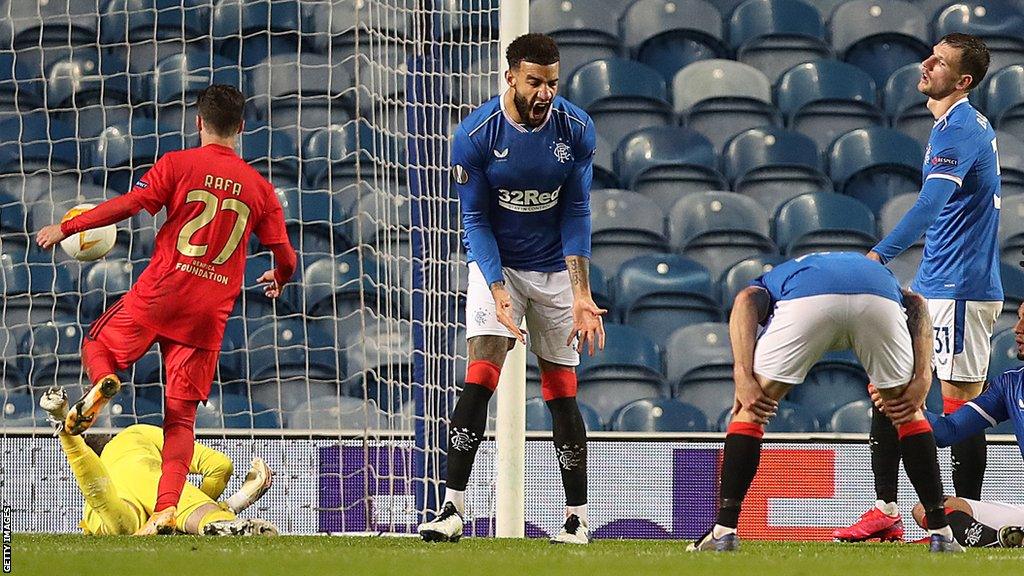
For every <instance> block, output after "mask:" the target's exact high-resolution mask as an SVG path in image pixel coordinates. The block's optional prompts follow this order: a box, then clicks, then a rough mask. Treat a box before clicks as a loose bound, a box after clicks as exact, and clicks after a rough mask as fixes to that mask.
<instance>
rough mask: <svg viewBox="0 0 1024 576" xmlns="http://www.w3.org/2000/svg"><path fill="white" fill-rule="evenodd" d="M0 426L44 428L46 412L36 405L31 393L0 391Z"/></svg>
mask: <svg viewBox="0 0 1024 576" xmlns="http://www.w3.org/2000/svg"><path fill="white" fill-rule="evenodd" d="M0 413H2V414H3V418H0V428H32V427H38V428H45V427H48V426H49V425H48V424H47V422H46V413H45V412H43V410H42V409H41V408H39V406H37V405H36V402H35V399H34V398H33V397H32V395H31V394H26V393H24V392H10V391H7V390H3V391H0Z"/></svg>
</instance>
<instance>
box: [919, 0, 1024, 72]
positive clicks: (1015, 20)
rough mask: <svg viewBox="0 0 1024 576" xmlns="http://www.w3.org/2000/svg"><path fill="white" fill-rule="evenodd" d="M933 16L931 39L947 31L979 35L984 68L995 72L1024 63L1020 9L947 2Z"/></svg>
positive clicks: (991, 1)
mask: <svg viewBox="0 0 1024 576" xmlns="http://www.w3.org/2000/svg"><path fill="white" fill-rule="evenodd" d="M947 6H948V7H947V8H946V9H945V10H942V11H941V12H939V14H938V15H936V16H935V21H934V23H933V27H932V30H933V36H932V40H933V41H935V42H938V41H939V38H942V37H943V36H945V35H946V34H949V33H951V32H965V33H967V34H974V35H976V36H980V37H981V38H982V39H983V40H984V41H985V45H986V46H987V47H988V51H989V56H990V61H989V65H988V69H989V70H990V71H993V72H994V71H996V70H999V69H1000V68H1003V67H1005V66H1009V65H1011V64H1018V63H1020V62H1021V60H1024V8H1022V7H1021V6H1020V5H1019V4H1016V5H1015V4H1014V3H1013V2H1012V1H1007V0H962V1H958V2H955V3H953V2H950V4H948V5H947Z"/></svg>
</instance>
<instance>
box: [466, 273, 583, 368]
mask: <svg viewBox="0 0 1024 576" xmlns="http://www.w3.org/2000/svg"><path fill="white" fill-rule="evenodd" d="M502 273H503V274H504V275H505V289H506V290H508V293H509V296H511V297H512V320H513V321H515V323H516V324H519V323H521V322H522V321H523V316H526V335H527V343H528V344H529V345H530V350H533V353H534V354H536V355H537V357H538V358H543V359H544V360H547V361H548V362H553V363H555V364H561V365H563V366H576V365H578V364H579V363H580V355H579V354H577V353H576V350H574V349H573V348H572V346H568V345H566V343H565V342H566V340H568V339H569V333H570V332H572V287H571V286H570V285H569V272H567V271H565V270H563V271H561V272H531V271H529V270H513V269H511V268H502ZM474 336H507V337H508V338H513V336H512V333H511V332H509V331H508V328H505V327H504V326H503V325H502V324H501V323H500V322H498V317H497V316H496V315H495V313H494V297H493V296H491V288H490V287H489V286H488V285H487V281H486V280H485V279H484V275H483V273H482V272H480V267H479V266H477V264H476V262H470V263H469V288H468V289H467V290H466V338H472V337H474Z"/></svg>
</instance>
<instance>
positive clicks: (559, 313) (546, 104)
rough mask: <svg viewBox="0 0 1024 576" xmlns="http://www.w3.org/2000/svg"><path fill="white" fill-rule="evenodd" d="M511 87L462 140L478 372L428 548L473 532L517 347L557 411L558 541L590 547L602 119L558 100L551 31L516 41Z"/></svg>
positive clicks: (599, 340)
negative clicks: (478, 467) (496, 415)
mask: <svg viewBox="0 0 1024 576" xmlns="http://www.w3.org/2000/svg"><path fill="white" fill-rule="evenodd" d="M507 58H508V65H509V70H508V71H507V72H506V74H505V79H506V80H507V81H508V84H509V88H508V90H507V91H506V92H505V93H504V94H502V95H500V96H497V97H495V98H493V99H491V100H490V101H489V102H487V103H486V104H484V105H483V106H481V107H480V108H478V109H476V110H475V111H474V112H473V113H472V114H470V115H469V116H468V117H467V118H466V119H465V120H464V121H463V122H462V123H461V124H460V125H459V127H458V129H457V130H456V133H455V139H454V143H453V144H452V179H453V180H454V183H455V188H456V190H458V193H459V198H460V200H461V209H462V221H463V230H464V231H465V237H464V242H465V245H466V253H467V256H468V259H469V260H470V264H469V289H468V293H467V298H466V324H467V326H466V335H467V338H468V340H469V367H468V370H467V373H466V386H465V388H463V390H462V392H461V393H460V394H459V400H458V403H457V404H456V406H455V410H454V412H453V413H452V415H451V421H450V423H449V429H448V467H447V482H446V488H445V496H444V504H443V506H442V508H441V510H440V512H439V513H438V515H437V517H436V518H435V519H434V520H433V521H432V522H426V523H424V524H421V525H420V526H419V533H420V535H421V536H422V537H423V539H424V540H427V541H457V540H458V539H459V538H460V537H461V536H462V524H463V523H462V515H463V513H464V510H465V504H464V502H465V490H466V484H467V483H468V481H469V473H470V469H471V468H472V466H473V460H474V459H475V457H476V452H477V448H478V447H479V446H480V441H481V440H482V439H483V435H484V428H485V426H486V423H487V402H488V400H490V398H491V395H492V394H493V393H494V389H495V387H496V386H497V385H498V374H499V373H500V371H501V367H502V364H503V363H504V362H505V354H506V352H507V351H508V350H509V349H510V347H511V346H512V345H514V344H515V339H519V340H520V341H522V342H524V343H525V337H524V335H523V333H522V332H521V331H520V329H519V323H520V322H521V321H522V319H523V318H524V317H525V318H526V325H527V328H528V331H529V334H530V348H531V349H532V350H533V351H534V352H535V353H536V354H537V358H538V359H539V364H540V370H541V393H542V395H543V397H544V400H545V402H546V403H547V406H548V409H549V410H550V411H551V420H552V431H553V436H554V441H555V451H556V452H557V455H558V458H557V460H558V466H559V469H560V471H561V474H562V486H563V487H564V488H565V500H566V519H565V523H564V525H563V526H562V530H561V532H560V533H559V534H558V535H557V536H555V538H553V539H552V542H555V543H572V544H586V543H588V542H589V541H590V538H589V528H588V525H587V433H586V428H585V426H584V424H583V417H582V416H581V415H580V410H579V406H578V405H577V404H576V372H575V366H576V365H577V364H579V354H578V353H577V350H576V349H575V348H574V347H573V346H572V342H573V341H574V340H578V343H579V346H580V347H581V348H582V347H584V346H586V345H587V344H588V343H589V349H590V353H591V354H593V353H594V348H595V344H596V345H597V347H600V348H603V347H604V327H603V325H602V323H601V315H602V314H604V313H605V311H604V310H601V309H600V308H598V307H597V305H595V304H594V300H593V298H592V297H591V293H590V279H589V265H590V260H589V259H590V183H591V180H592V178H593V155H594V145H595V140H596V136H595V132H594V123H593V121H591V119H590V117H589V116H587V114H586V112H584V111H583V110H581V109H579V108H577V107H576V106H573V105H572V104H570V103H569V102H567V101H565V100H564V99H562V98H560V97H557V96H556V93H557V90H558V60H559V56H558V47H557V46H556V45H555V43H554V41H553V40H551V38H549V37H548V36H545V35H543V34H526V35H524V36H520V37H519V38H517V39H516V40H515V41H513V42H512V44H510V45H509V47H508V51H507Z"/></svg>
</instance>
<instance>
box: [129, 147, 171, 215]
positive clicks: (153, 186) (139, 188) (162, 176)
mask: <svg viewBox="0 0 1024 576" xmlns="http://www.w3.org/2000/svg"><path fill="white" fill-rule="evenodd" d="M176 187H177V182H176V181H175V179H174V164H173V155H172V154H165V155H164V156H163V157H161V158H160V159H159V160H157V162H156V164H154V165H153V167H152V168H150V169H149V170H148V171H147V172H146V173H145V174H144V175H143V176H142V178H139V180H138V181H137V182H136V183H135V185H134V186H132V189H131V190H129V191H128V193H127V194H125V195H126V196H131V197H132V198H134V199H135V200H136V201H137V202H138V203H139V204H140V205H141V206H142V207H143V208H145V209H146V212H149V213H150V214H153V215H156V213H157V212H159V211H160V210H161V209H162V208H163V207H164V206H167V205H168V204H170V202H171V198H173V197H174V191H175V188H176Z"/></svg>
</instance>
